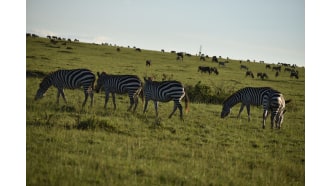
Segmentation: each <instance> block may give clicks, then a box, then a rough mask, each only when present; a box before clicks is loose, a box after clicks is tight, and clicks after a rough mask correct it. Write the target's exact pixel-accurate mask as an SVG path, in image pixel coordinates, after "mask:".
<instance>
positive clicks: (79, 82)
mask: <svg viewBox="0 0 330 186" xmlns="http://www.w3.org/2000/svg"><path fill="white" fill-rule="evenodd" d="M94 82H95V75H94V74H93V73H92V72H91V71H90V70H88V69H72V70H58V71H55V72H52V73H50V74H49V75H47V76H46V77H45V78H44V79H43V80H42V82H41V83H40V85H39V89H38V91H37V94H36V96H35V100H38V99H41V98H42V97H43V96H44V94H45V92H46V91H47V90H48V88H49V87H50V86H52V85H54V86H55V87H56V88H57V90H58V91H57V103H59V98H60V95H62V97H63V99H64V101H65V103H67V101H66V99H65V95H64V91H63V90H64V88H68V89H76V88H80V87H81V86H82V87H83V88H84V93H85V100H84V102H83V104H82V106H85V104H86V101H87V98H88V95H89V96H90V97H91V106H92V105H93V86H94Z"/></svg>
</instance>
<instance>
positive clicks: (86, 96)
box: [82, 91, 88, 107]
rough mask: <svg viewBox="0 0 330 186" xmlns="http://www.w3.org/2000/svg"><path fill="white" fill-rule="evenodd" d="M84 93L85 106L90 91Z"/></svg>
mask: <svg viewBox="0 0 330 186" xmlns="http://www.w3.org/2000/svg"><path fill="white" fill-rule="evenodd" d="M84 93H85V100H84V102H83V104H82V106H83V107H84V106H85V104H86V101H87V98H88V92H86V91H85V92H84Z"/></svg>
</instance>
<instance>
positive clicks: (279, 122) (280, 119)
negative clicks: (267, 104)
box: [275, 110, 286, 129]
mask: <svg viewBox="0 0 330 186" xmlns="http://www.w3.org/2000/svg"><path fill="white" fill-rule="evenodd" d="M285 112H286V110H284V111H282V112H279V113H278V114H277V115H276V116H275V124H276V128H278V129H280V128H281V126H282V123H283V119H284V113H285Z"/></svg>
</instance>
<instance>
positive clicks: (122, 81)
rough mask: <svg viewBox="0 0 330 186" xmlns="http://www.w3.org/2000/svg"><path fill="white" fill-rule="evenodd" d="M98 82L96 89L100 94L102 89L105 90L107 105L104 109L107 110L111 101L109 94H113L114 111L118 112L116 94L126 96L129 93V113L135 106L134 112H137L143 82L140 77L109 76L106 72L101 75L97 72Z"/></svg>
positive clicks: (105, 104)
mask: <svg viewBox="0 0 330 186" xmlns="http://www.w3.org/2000/svg"><path fill="white" fill-rule="evenodd" d="M97 76H98V80H97V84H96V87H95V90H96V92H97V93H98V92H99V91H100V89H101V87H104V90H105V103H104V108H107V103H108V101H109V93H111V94H112V102H113V105H114V109H115V110H116V100H115V93H118V94H124V93H128V96H129V99H130V107H129V108H128V110H127V111H130V110H131V109H132V107H133V105H134V104H135V106H134V109H133V112H134V111H135V110H136V107H137V104H138V96H139V95H140V93H141V90H142V82H141V80H140V79H139V77H137V76H135V75H109V74H106V73H105V72H102V73H101V74H100V73H99V72H97Z"/></svg>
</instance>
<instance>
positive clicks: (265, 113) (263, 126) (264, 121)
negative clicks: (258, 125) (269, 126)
mask: <svg viewBox="0 0 330 186" xmlns="http://www.w3.org/2000/svg"><path fill="white" fill-rule="evenodd" d="M267 116H268V111H267V109H265V110H264V113H263V115H262V128H263V129H264V128H265V125H266V119H267Z"/></svg>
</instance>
